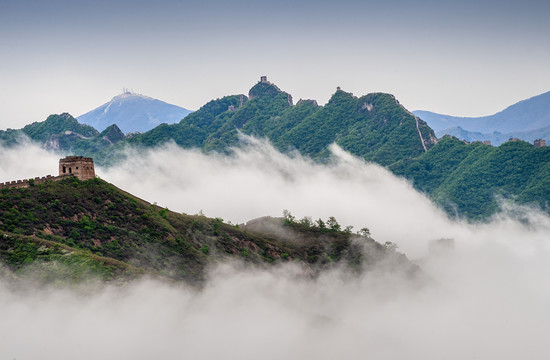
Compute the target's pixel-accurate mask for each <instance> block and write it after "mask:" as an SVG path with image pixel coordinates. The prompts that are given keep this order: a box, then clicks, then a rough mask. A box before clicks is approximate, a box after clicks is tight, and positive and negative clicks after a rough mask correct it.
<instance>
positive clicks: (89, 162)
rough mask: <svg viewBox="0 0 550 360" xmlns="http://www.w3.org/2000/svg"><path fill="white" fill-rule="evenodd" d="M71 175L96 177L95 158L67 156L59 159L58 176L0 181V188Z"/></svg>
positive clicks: (38, 182)
mask: <svg viewBox="0 0 550 360" xmlns="http://www.w3.org/2000/svg"><path fill="white" fill-rule="evenodd" d="M69 176H76V177H77V178H78V180H81V181H84V180H89V179H93V178H95V169H94V159H92V158H87V157H83V156H67V157H64V158H63V159H60V160H59V175H58V176H52V175H47V176H42V177H35V178H32V179H23V180H13V181H6V182H3V183H0V189H5V188H26V187H29V186H31V184H35V185H37V184H42V183H44V182H46V181H59V180H61V179H64V178H66V177H69Z"/></svg>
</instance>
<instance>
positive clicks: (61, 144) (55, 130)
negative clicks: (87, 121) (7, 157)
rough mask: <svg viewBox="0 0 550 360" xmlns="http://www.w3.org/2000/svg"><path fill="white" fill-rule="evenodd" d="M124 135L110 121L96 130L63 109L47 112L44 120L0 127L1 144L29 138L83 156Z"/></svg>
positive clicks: (110, 143) (45, 146)
mask: <svg viewBox="0 0 550 360" xmlns="http://www.w3.org/2000/svg"><path fill="white" fill-rule="evenodd" d="M124 138H125V136H124V134H123V133H122V131H120V129H119V128H118V127H117V126H116V125H114V124H113V125H111V126H109V127H108V128H107V129H105V130H104V131H103V132H101V133H99V132H98V131H97V130H96V129H94V128H93V127H91V126H89V125H84V124H80V123H79V122H78V120H76V119H75V118H74V117H72V116H71V115H69V114H67V113H63V114H61V115H50V116H48V118H47V119H46V120H44V121H41V122H34V123H32V124H29V125H26V126H25V127H24V128H22V129H19V130H6V131H0V144H2V145H4V146H10V145H14V144H16V143H22V142H24V141H26V140H27V139H30V140H31V141H34V142H36V143H37V144H39V145H40V146H42V147H44V148H46V149H53V150H58V151H61V152H62V153H66V154H68V153H79V154H82V155H86V156H88V155H89V156H95V155H98V154H100V151H102V150H104V149H106V148H108V147H111V146H112V145H113V144H115V143H117V142H120V141H122V140H124Z"/></svg>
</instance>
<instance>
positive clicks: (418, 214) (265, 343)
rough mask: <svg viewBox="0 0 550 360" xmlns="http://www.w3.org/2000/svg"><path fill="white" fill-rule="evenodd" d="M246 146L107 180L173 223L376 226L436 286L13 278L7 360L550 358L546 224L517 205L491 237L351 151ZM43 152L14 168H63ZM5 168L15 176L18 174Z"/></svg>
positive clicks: (6, 309) (138, 159) (156, 161)
mask: <svg viewBox="0 0 550 360" xmlns="http://www.w3.org/2000/svg"><path fill="white" fill-rule="evenodd" d="M247 141H248V142H249V146H248V147H245V148H244V149H241V150H235V152H234V154H233V155H232V156H229V157H228V156H223V155H204V154H202V153H200V152H196V151H190V150H182V149H179V148H177V147H176V146H174V145H168V146H166V147H163V148H161V149H155V150H151V151H149V152H146V153H144V154H141V155H138V154H137V153H136V154H134V156H133V157H131V158H129V160H128V161H126V162H125V163H124V164H122V165H121V166H120V167H117V168H112V169H98V171H97V172H98V175H99V176H100V177H102V178H104V179H105V180H107V181H110V182H112V183H114V184H115V185H117V186H118V187H120V188H122V189H124V190H126V191H129V192H131V193H133V194H135V195H137V196H140V197H142V198H144V199H146V200H148V201H151V202H157V203H158V204H159V205H161V206H167V207H168V208H169V209H170V210H173V211H179V212H186V213H197V212H199V211H200V210H202V211H203V212H204V213H205V214H206V215H207V216H212V217H216V216H217V217H222V218H224V219H225V220H228V221H231V222H233V223H240V222H246V221H247V220H250V219H252V218H255V217H258V216H264V215H273V216H280V214H281V212H282V209H289V210H290V211H291V212H292V213H293V214H294V215H295V216H296V217H298V218H299V217H302V216H306V215H307V216H312V217H313V218H314V219H316V218H324V219H326V218H328V217H329V216H334V217H336V219H337V220H338V221H339V222H340V224H342V225H354V226H355V229H359V228H361V227H363V226H368V227H369V228H370V229H371V232H372V234H373V236H374V238H375V239H376V240H378V241H379V242H385V241H392V242H395V243H397V244H398V245H399V250H400V251H402V252H404V253H405V254H407V255H408V256H409V258H416V259H419V264H420V266H421V267H422V269H423V270H424V271H425V272H426V273H427V274H428V275H429V276H430V277H431V278H432V279H433V280H434V281H433V282H431V283H430V284H429V285H427V286H424V287H422V288H415V287H411V286H406V285H407V284H404V283H403V280H402V279H398V278H394V277H392V276H391V275H390V274H380V273H376V274H374V273H367V274H363V275H362V276H356V277H353V276H350V275H348V274H346V273H345V272H344V271H341V270H333V271H330V272H327V273H324V274H322V275H321V276H320V277H319V278H318V279H316V280H311V279H305V278H304V277H302V276H299V273H300V270H299V269H297V268H294V267H292V266H287V267H280V268H277V269H273V270H271V271H268V270H250V269H247V270H243V269H240V268H239V267H238V266H232V265H221V266H220V267H218V268H216V269H212V271H211V273H210V280H209V281H208V283H207V286H206V288H205V289H203V290H201V291H197V290H192V289H188V288H186V287H183V286H181V287H180V286H174V285H167V284H162V283H158V282H155V281H141V282H136V283H133V284H130V285H127V286H125V287H122V288H120V287H115V286H112V287H107V288H104V289H98V290H97V292H96V293H94V294H92V295H89V294H88V295H79V294H77V293H74V292H71V291H68V290H48V289H41V290H35V291H25V292H21V291H16V290H13V289H12V288H11V287H10V285H8V283H7V281H5V280H2V281H0V319H2V321H1V323H0V357H2V358H4V357H5V358H17V359H38V358H49V357H51V358H54V357H55V358H61V359H64V358H75V357H78V358H83V359H87V358H90V359H91V358H98V357H106V358H135V359H149V358H199V359H214V358H229V359H232V358H241V359H242V358H244V359H252V358H262V359H275V358H282V357H284V358H290V359H304V358H318V359H334V358H350V359H365V358H373V359H403V358H408V359H460V360H462V359H518V358H528V359H546V358H548V356H549V355H550V351H549V350H548V349H547V347H546V341H547V337H548V334H549V333H550V307H549V306H548V304H549V303H550V302H549V300H550V289H549V288H548V286H547V284H548V280H549V279H550V261H549V259H550V242H549V238H548V234H549V233H550V219H549V218H548V216H546V215H544V214H541V213H539V212H537V211H535V210H529V209H525V208H513V209H512V210H513V211H510V212H508V213H505V214H500V215H497V216H495V217H494V218H493V219H492V220H491V221H490V222H487V223H483V224H469V223H467V222H465V221H460V220H452V219H449V218H448V217H447V216H446V215H445V214H444V213H443V212H442V211H441V210H439V209H438V208H437V207H436V206H434V205H433V204H432V203H431V202H430V201H429V200H428V199H427V198H426V197H425V196H424V195H422V194H420V193H418V192H416V191H415V190H414V189H413V188H412V186H411V185H410V184H409V183H408V182H406V181H404V180H402V179H398V178H396V177H394V176H393V175H392V174H391V173H389V172H387V171H386V170H385V169H383V168H381V167H379V166H376V165H373V164H367V163H364V162H363V161H361V160H359V159H356V158H354V157H352V156H350V155H349V154H346V153H345V152H343V151H342V150H340V149H338V148H333V154H334V155H333V159H332V161H331V162H330V163H329V164H326V165H321V164H316V163H314V162H312V161H310V160H308V159H306V158H302V157H300V156H294V157H288V156H286V155H283V154H280V153H278V152H277V151H276V150H274V149H273V148H272V147H271V146H270V145H269V144H267V143H265V142H263V141H259V140H254V139H248V140H247ZM29 151H30V150H22V151H21V152H20V153H9V156H12V158H13V159H15V158H17V156H20V160H22V161H29V162H31V163H32V162H33V161H35V162H37V163H40V159H41V156H46V158H47V159H49V158H50V157H51V155H43V153H41V152H38V151H37V152H36V153H35V152H32V151H30V152H29ZM6 154H8V153H7V152H6V151H2V152H1V155H0V158H1V159H0V160H1V162H2V164H4V160H5V158H6V156H7V155H6ZM18 154H19V155H18ZM29 154H30V155H29ZM10 161H11V160H10ZM6 163H7V162H6ZM12 163H13V164H17V163H18V162H17V161H12ZM54 166H56V165H54ZM55 168H56V167H55ZM0 169H1V172H0V177H4V178H7V177H8V176H11V174H12V171H15V170H13V169H11V168H10V167H9V166H3V167H0ZM46 173H51V171H50V172H46ZM37 175H41V174H37ZM7 180H9V179H7ZM518 209H519V211H518ZM518 212H519V213H521V216H520V217H518V216H517V213H518ZM512 213H513V214H514V215H510V214H512ZM441 237H446V238H453V239H455V249H454V251H451V252H445V253H441V254H439V255H437V256H436V255H431V256H430V255H428V252H427V248H428V246H427V244H428V242H429V241H430V240H433V239H437V238H441Z"/></svg>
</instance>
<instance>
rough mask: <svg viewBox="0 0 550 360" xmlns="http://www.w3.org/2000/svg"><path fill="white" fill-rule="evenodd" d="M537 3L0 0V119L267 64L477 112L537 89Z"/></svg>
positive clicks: (323, 86)
mask: <svg viewBox="0 0 550 360" xmlns="http://www.w3.org/2000/svg"><path fill="white" fill-rule="evenodd" d="M548 14H550V4H549V3H547V2H542V1H536V0H530V1H519V0H511V1H499V2H498V3H495V2H493V1H488V0H482V1H466V2H453V1H433V0H423V1H420V2H415V3H410V2H406V1H403V0H394V1H387V2H374V1H354V0H345V1H341V2H329V1H315V2H313V1H301V2H293V1H278V2H276V3H275V2H268V1H249V0H237V1H234V2H231V3H227V2H224V1H220V0H215V1H209V2H200V1H174V0H161V1H156V2H150V1H131V2H130V1H127V0H124V1H117V2H112V1H106V0H98V1H94V2H93V3H92V2H88V1H82V0H78V1H68V0H53V1H48V2H39V1H27V2H21V1H13V0H1V1H0V48H1V49H2V56H1V57H0V81H1V83H2V86H1V88H0V100H1V103H2V106H1V107H0V129H5V128H8V127H11V128H19V127H22V126H24V125H25V124H28V123H31V122H33V121H42V120H44V119H45V118H46V117H47V116H48V115H50V114H52V113H61V112H69V113H71V114H72V115H73V116H78V115H82V114H84V113H85V112H87V111H90V110H92V109H93V108H95V107H97V106H99V105H101V104H103V103H105V102H107V101H108V100H110V98H111V97H113V96H115V95H117V94H119V93H120V92H121V89H122V88H123V87H127V88H130V89H133V90H134V91H136V92H138V93H142V94H144V95H147V96H151V97H154V98H157V99H160V100H163V101H166V102H168V103H172V104H175V105H179V106H183V107H185V108H189V109H198V108H199V107H200V106H202V105H203V104H205V103H206V102H208V101H209V100H211V99H214V98H219V97H222V96H225V95H229V94H236V93H246V92H248V89H249V88H250V87H251V86H252V85H254V83H255V82H256V81H258V79H259V76H260V75H267V76H268V78H269V79H270V80H271V81H273V82H274V83H276V84H277V85H278V86H279V87H280V88H281V89H283V90H285V91H287V92H289V93H290V94H292V95H293V97H294V98H295V100H298V99H300V98H311V99H316V100H317V101H318V102H319V103H320V104H324V103H325V102H326V101H327V100H328V99H329V97H330V96H331V95H332V93H334V91H335V89H336V86H341V87H342V89H344V90H346V91H351V92H353V93H354V94H356V95H362V94H366V93H369V92H376V91H382V92H389V93H392V94H394V95H395V96H396V97H397V99H398V100H399V101H400V102H401V103H402V104H403V105H404V106H405V107H407V108H408V109H409V110H418V109H423V110H430V111H435V112H439V113H445V114H449V115H457V116H481V115H490V114H493V113H495V112H497V111H500V110H502V109H504V108H505V107H507V106H509V105H511V104H513V103H515V102H517V101H520V100H523V99H526V98H529V97H532V96H536V95H538V94H541V93H544V92H546V91H548V90H550V87H549V85H548V84H550V67H548V65H547V64H548V63H549V60H550V42H548V40H547V34H549V33H550V23H548V21H547V19H546V18H547V15H548Z"/></svg>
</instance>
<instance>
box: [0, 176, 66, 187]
mask: <svg viewBox="0 0 550 360" xmlns="http://www.w3.org/2000/svg"><path fill="white" fill-rule="evenodd" d="M64 177H65V176H51V175H46V176H42V177H35V178H33V179H24V180H13V181H6V182H4V183H0V189H5V188H26V187H29V186H30V184H31V182H32V183H34V184H42V183H45V182H46V181H48V180H53V181H57V180H61V179H62V178H64Z"/></svg>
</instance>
